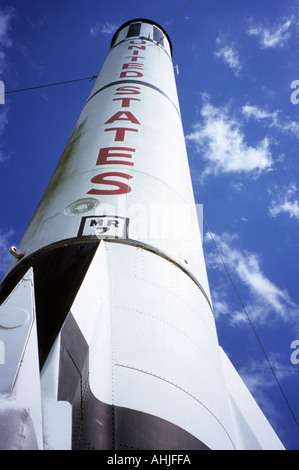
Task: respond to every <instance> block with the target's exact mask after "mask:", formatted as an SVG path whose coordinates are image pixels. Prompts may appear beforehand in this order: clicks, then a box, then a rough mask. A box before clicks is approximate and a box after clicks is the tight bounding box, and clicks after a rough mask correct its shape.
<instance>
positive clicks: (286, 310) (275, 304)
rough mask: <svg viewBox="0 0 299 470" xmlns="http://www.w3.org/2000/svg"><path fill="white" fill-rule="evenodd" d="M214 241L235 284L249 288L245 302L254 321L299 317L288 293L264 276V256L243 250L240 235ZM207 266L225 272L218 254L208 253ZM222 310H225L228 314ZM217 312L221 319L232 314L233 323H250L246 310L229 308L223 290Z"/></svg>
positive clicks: (219, 295)
mask: <svg viewBox="0 0 299 470" xmlns="http://www.w3.org/2000/svg"><path fill="white" fill-rule="evenodd" d="M213 238H214V240H215V241H216V243H217V246H218V248H219V250H220V252H221V254H222V257H223V259H224V261H225V264H226V266H227V268H228V270H229V271H230V273H231V275H232V276H233V278H234V280H235V283H236V284H237V283H241V284H242V285H243V286H245V287H247V289H248V293H247V294H246V302H245V301H244V300H243V302H244V304H245V305H246V310H247V312H248V314H249V315H250V317H251V319H252V320H254V321H256V322H259V323H264V322H266V321H269V318H270V316H271V318H272V319H273V318H275V317H276V318H280V319H282V320H284V321H291V320H294V319H295V318H298V315H299V306H298V305H296V304H295V303H294V302H293V301H292V299H291V298H290V296H289V294H288V292H287V290H285V289H281V288H280V287H278V286H276V285H275V284H274V283H273V282H272V281H271V280H270V279H268V277H267V276H266V275H265V274H264V273H263V270H262V260H261V256H260V255H258V254H257V253H252V252H249V251H248V250H246V249H241V248H240V247H239V245H240V239H239V237H238V235H236V234H233V235H231V234H228V233H223V234H222V235H221V236H218V235H216V234H213ZM207 242H210V237H208V236H207V237H206V239H205V243H207ZM206 263H207V267H208V268H210V269H217V270H218V269H223V266H222V262H221V260H220V258H219V256H218V253H215V251H212V252H209V253H207V255H206ZM215 307H216V309H217V311H216V309H215ZM219 307H220V309H219ZM221 308H224V311H222V310H221ZM214 309H215V314H216V315H218V316H220V315H222V314H225V315H230V321H231V323H233V324H236V323H238V324H239V323H241V322H244V321H247V320H246V315H245V312H244V311H243V310H242V308H240V309H239V310H236V311H233V312H232V311H231V309H229V305H228V301H227V298H226V297H225V296H224V297H223V295H222V294H221V292H220V291H219V292H218V293H217V296H216V304H215V305H214Z"/></svg>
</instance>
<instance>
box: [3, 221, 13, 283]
mask: <svg viewBox="0 0 299 470" xmlns="http://www.w3.org/2000/svg"><path fill="white" fill-rule="evenodd" d="M13 234H14V230H13V229H10V230H3V229H0V274H4V273H5V271H6V270H7V268H8V266H9V264H10V261H11V254H10V253H9V248H10V246H11V243H10V239H11V237H12V236H13Z"/></svg>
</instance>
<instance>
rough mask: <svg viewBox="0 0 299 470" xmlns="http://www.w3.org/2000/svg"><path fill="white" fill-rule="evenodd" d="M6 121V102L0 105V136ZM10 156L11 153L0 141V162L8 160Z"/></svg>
mask: <svg viewBox="0 0 299 470" xmlns="http://www.w3.org/2000/svg"><path fill="white" fill-rule="evenodd" d="M7 123H8V106H7V104H6V105H1V106H0V136H1V135H2V134H3V133H4V131H5V127H6V125H7ZM10 156H11V153H7V152H5V150H4V145H3V143H2V142H1V143H0V163H3V162H4V161H6V160H8V159H9V158H10Z"/></svg>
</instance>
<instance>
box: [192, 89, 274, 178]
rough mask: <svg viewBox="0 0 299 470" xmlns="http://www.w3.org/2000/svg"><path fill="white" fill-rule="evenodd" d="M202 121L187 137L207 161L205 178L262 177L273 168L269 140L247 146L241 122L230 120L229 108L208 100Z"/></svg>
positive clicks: (204, 106)
mask: <svg viewBox="0 0 299 470" xmlns="http://www.w3.org/2000/svg"><path fill="white" fill-rule="evenodd" d="M201 116H202V120H201V122H198V123H196V124H195V125H194V126H193V132H191V133H190V134H189V135H187V136H186V141H187V143H190V144H193V145H194V147H195V150H196V152H197V153H199V154H200V156H201V157H202V159H203V160H205V161H206V162H207V166H206V169H205V170H204V173H203V175H202V178H205V177H206V176H207V175H209V174H215V175H217V174H220V173H240V172H245V173H247V174H254V175H255V176H256V175H259V174H260V173H261V172H263V171H267V170H269V169H271V166H272V163H273V162H272V157H271V152H270V149H269V140H268V138H265V139H263V140H262V141H261V142H259V143H258V145H257V146H256V147H251V146H249V145H247V143H246V141H245V135H244V133H243V130H242V127H241V124H240V121H239V120H237V119H235V118H233V117H230V116H229V113H228V109H227V108H217V107H214V106H212V105H211V104H210V103H209V102H208V101H207V97H205V103H204V105H203V107H202V110H201Z"/></svg>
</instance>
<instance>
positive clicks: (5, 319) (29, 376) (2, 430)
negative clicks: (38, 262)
mask: <svg viewBox="0 0 299 470" xmlns="http://www.w3.org/2000/svg"><path fill="white" fill-rule="evenodd" d="M0 344H1V351H2V354H1V356H2V357H1V358H0V371H1V382H0V449H3V450H4V449H5V450H8V449H10V450H25V449H27V450H29V449H30V450H38V449H42V448H43V443H42V442H43V439H42V416H41V397H40V379H39V359H38V346H37V333H36V313H35V301H34V280H33V269H32V268H30V269H29V270H28V271H27V273H26V274H25V275H24V276H23V278H22V279H21V281H20V282H19V283H18V284H17V286H16V287H15V288H14V290H13V291H12V292H11V294H10V295H9V296H8V298H7V299H6V300H5V301H4V302H3V303H2V305H1V306H0Z"/></svg>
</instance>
